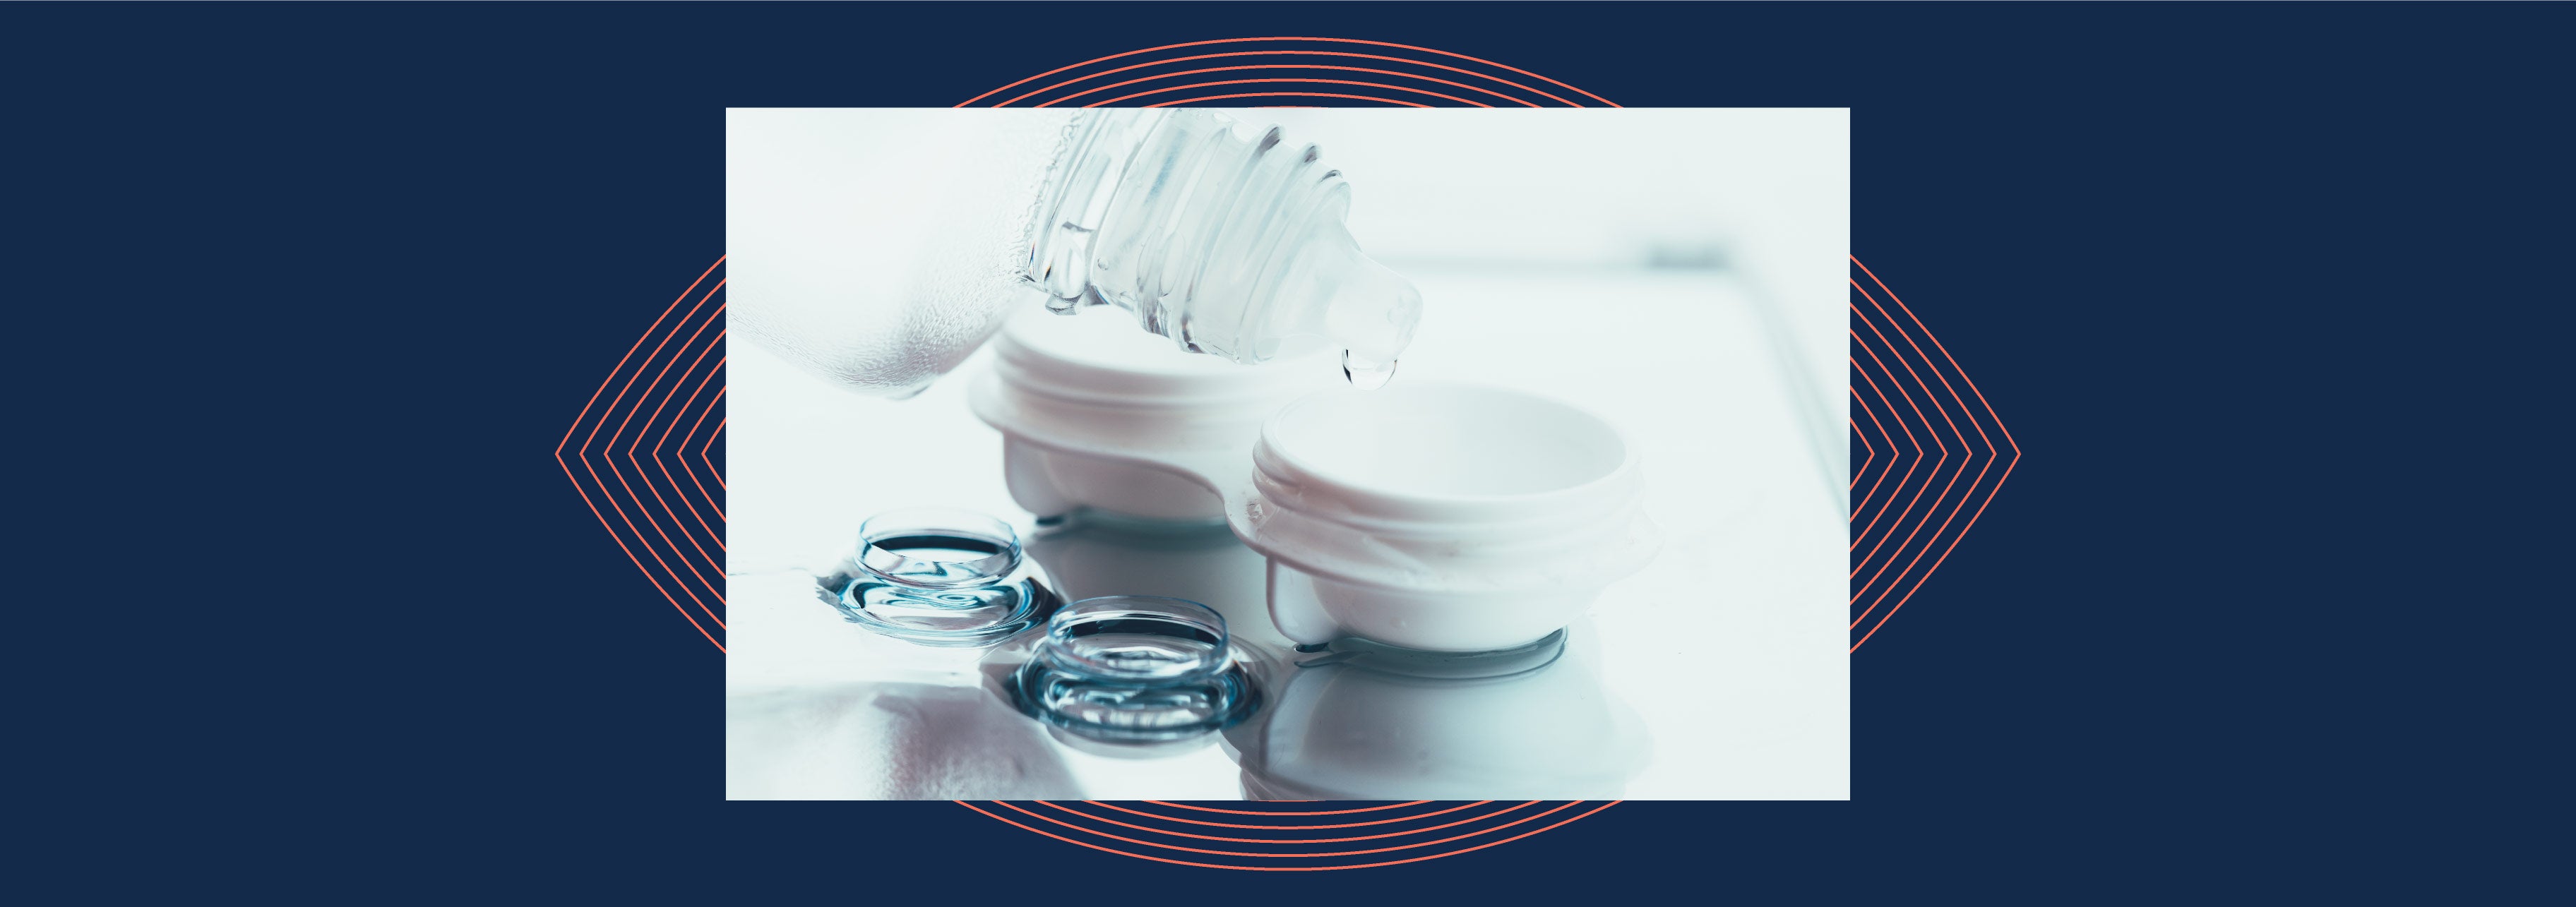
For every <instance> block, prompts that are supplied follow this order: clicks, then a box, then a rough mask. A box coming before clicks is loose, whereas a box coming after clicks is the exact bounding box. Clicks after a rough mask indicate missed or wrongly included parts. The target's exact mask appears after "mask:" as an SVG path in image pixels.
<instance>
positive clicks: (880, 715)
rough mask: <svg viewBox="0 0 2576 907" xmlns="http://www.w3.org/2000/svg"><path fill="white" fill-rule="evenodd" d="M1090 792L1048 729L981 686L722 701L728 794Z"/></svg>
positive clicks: (940, 796) (886, 686) (911, 686)
mask: <svg viewBox="0 0 2576 907" xmlns="http://www.w3.org/2000/svg"><path fill="white" fill-rule="evenodd" d="M1081 796H1083V791H1082V789H1081V785H1079V784H1077V783H1076V782H1075V780H1074V776H1073V774H1072V772H1070V771H1069V770H1068V769H1067V768H1066V766H1065V763H1064V760H1063V759H1062V758H1061V757H1060V756H1059V755H1058V753H1057V752H1056V750H1055V748H1054V746H1052V745H1051V744H1050V743H1049V742H1048V740H1047V736H1046V731H1045V729H1044V728H1042V727H1040V726H1039V725H1038V724H1037V723H1036V722H1033V721H1030V720H1029V719H1028V718H1026V717H1024V716H1022V715H1020V714H1019V713H1018V712H1016V711H1013V710H1012V709H1011V708H1010V706H1009V705H1008V704H1005V703H1001V702H997V701H995V700H994V699H993V697H992V696H991V695H990V694H988V693H986V692H985V691H983V690H981V689H977V688H974V687H958V686H940V685H935V684H923V683H848V684H836V685H833V686H828V687H807V688H798V689H785V690H774V691H769V692H765V693H753V694H745V695H737V696H732V697H728V698H727V700H726V702H725V797H726V798H727V799H732V800H769V799H795V800H831V799H862V800H950V799H1012V800H1019V799H1032V800H1034V799H1065V798H1079V797H1081Z"/></svg>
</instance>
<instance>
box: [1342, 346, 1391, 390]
mask: <svg viewBox="0 0 2576 907" xmlns="http://www.w3.org/2000/svg"><path fill="white" fill-rule="evenodd" d="M1395 364H1396V361H1395V360H1393V359H1389V360H1387V361H1385V362H1373V361H1370V360H1367V359H1362V358H1359V357H1357V356H1353V355H1351V351H1349V350H1343V351H1342V377H1344V378H1348V379H1350V381H1351V386H1352V387H1356V388H1359V389H1361V390H1364V391H1373V390H1376V389H1378V388H1381V387H1385V386H1386V382H1387V379H1389V378H1393V377H1395Z"/></svg>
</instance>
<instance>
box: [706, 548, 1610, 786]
mask: <svg viewBox="0 0 2576 907" xmlns="http://www.w3.org/2000/svg"><path fill="white" fill-rule="evenodd" d="M1025 546H1026V552H1027V554H1028V556H1029V557H1030V558H1031V559H1033V560H1035V561H1037V562H1038V564H1039V565H1040V566H1041V567H1042V569H1043V570H1044V571H1045V573H1046V577H1047V581H1048V582H1051V583H1053V584H1054V586H1055V588H1056V589H1057V590H1059V592H1060V594H1061V595H1062V596H1063V598H1064V599H1066V600H1068V601H1071V600H1079V599H1082V598H1089V597H1094V596H1102V595H1115V594H1150V595H1166V596H1172V597H1176V598H1185V599H1189V600H1191V601H1196V602H1200V603H1203V604H1206V605H1207V606H1209V607H1210V608H1211V609H1213V610H1216V611H1217V612H1218V613H1220V614H1222V615H1223V616H1224V617H1225V619H1226V623H1227V627H1228V631H1229V633H1230V634H1231V636H1232V644H1233V646H1234V656H1233V658H1234V660H1235V661H1236V663H1237V665H1238V668H1239V670H1240V673H1241V675H1242V676H1244V677H1246V678H1248V679H1249V681H1250V683H1251V684H1252V685H1253V686H1254V687H1255V688H1256V690H1257V692H1256V696H1257V700H1256V701H1257V709H1258V710H1257V711H1255V712H1253V713H1252V714H1250V715H1248V716H1247V717H1244V718H1242V719H1241V720H1240V723H1238V724H1234V725H1233V726H1231V727H1228V728H1225V729H1223V730H1221V731H1206V732H1198V733H1191V734H1181V735H1144V736H1131V738H1129V739H1119V738H1114V737H1103V736H1102V735H1098V734H1084V733H1080V732H1078V731H1077V730H1073V729H1068V728H1067V727H1061V726H1050V724H1049V723H1047V722H1045V721H1042V720H1039V719H1037V718H1033V717H1032V716H1031V715H1030V714H1028V713H1027V711H1026V710H1025V708H1024V707H1023V706H1022V705H1021V704H1020V703H1019V702H1018V701H1016V700H1015V699H1014V698H1013V696H1012V693H1011V689H1012V688H1011V680H1012V677H1013V673H1014V672H1015V671H1016V670H1017V669H1018V668H1019V667H1020V666H1021V664H1022V663H1024V662H1026V661H1027V660H1028V659H1029V658H1030V654H1031V651H1032V648H1033V646H1034V645H1035V643H1036V636H1035V634H1036V633H1037V632H1041V631H1032V632H1031V633H1026V634H1022V635H1020V636H1018V637H1014V638H1013V639H1012V640H1010V641H1006V642H1004V643H1003V644H1001V645H999V646H996V647H994V648H992V649H988V650H984V651H982V652H980V653H972V654H973V656H974V659H975V660H973V661H969V662H966V663H963V664H955V665H954V666H953V667H950V668H947V669H945V670H942V671H930V670H927V669H926V668H925V669H924V670H922V671H920V672H916V673H917V676H918V677H919V679H921V680H928V681H932V682H905V681H896V680H887V681H875V680H860V679H856V678H854V679H852V680H849V681H842V682H826V683H820V684H812V683H808V684H800V685H797V686H793V687H785V688H768V689H762V690H746V691H741V692H737V693H735V694H734V695H732V696H730V697H728V699H727V703H726V709H727V713H726V723H727V732H726V751H727V752H726V765H727V772H726V775H727V777H726V793H727V796H728V797H729V798H732V799H840V798H867V799H1086V798H1088V799H1103V798H1107V799H1121V798H1131V797H1134V798H1142V797H1161V798H1170V797H1172V796H1174V794H1172V793H1170V792H1171V791H1175V790H1180V791H1185V793H1182V794H1179V796H1181V797H1184V798H1189V797H1198V798H1206V797H1215V796H1221V794H1219V793H1217V791H1221V790H1224V788H1223V787H1221V786H1219V785H1224V784H1226V783H1227V782H1226V781H1225V778H1226V775H1227V774H1231V775H1233V776H1234V781H1235V782H1237V783H1239V792H1240V793H1239V795H1240V796H1243V797H1245V798H1248V799H1265V800H1308V799H1368V800H1374V799H1400V800H1415V799H1502V798H1511V799H1547V800H1556V799H1606V798H1615V797H1618V796H1620V795H1621V794H1622V792H1623V790H1624V788H1625V787H1626V785H1627V784H1628V782H1629V780H1630V779H1631V778H1633V777H1634V776H1635V775H1636V774H1637V772H1638V771H1640V770H1641V769H1643V768H1644V767H1645V766H1646V765H1647V763H1648V761H1649V756H1650V754H1651V750H1652V745H1651V742H1650V741H1649V738H1648V735H1647V733H1646V732H1645V730H1644V727H1643V724H1642V722H1641V721H1640V720H1639V719H1638V718H1637V717H1636V716H1635V715H1634V713H1633V712H1632V711H1631V710H1630V709H1629V708H1628V707H1627V706H1626V705H1625V704H1623V703H1621V702H1620V701H1619V700H1618V699H1617V698H1616V697H1614V696H1612V695H1611V694H1610V693H1609V692H1608V691H1607V690H1605V689H1604V688H1603V684H1602V682H1601V678H1600V670H1599V665H1600V664H1601V655H1600V653H1599V651H1598V645H1597V640H1596V639H1594V637H1595V635H1596V634H1595V631H1594V630H1593V628H1592V626H1591V624H1590V622H1589V621H1584V622H1579V623H1577V624H1576V625H1575V626H1574V627H1572V628H1569V629H1568V630H1567V631H1564V632H1562V633H1559V634H1557V635H1555V636H1552V637H1550V638H1549V639H1548V640H1544V641H1542V643H1541V644H1534V645H1533V646H1529V647H1523V649H1521V650H1515V651H1513V652H1507V653H1488V654H1481V655H1474V656H1460V655H1454V654H1435V653H1418V652H1408V651H1406V650H1402V649H1391V648H1387V647H1383V646H1377V645H1374V644H1371V643H1367V642H1364V641H1359V640H1345V641H1342V642H1336V643H1334V644H1333V645H1332V646H1331V648H1330V649H1329V650H1327V651H1323V652H1298V651H1296V650H1294V649H1293V648H1292V647H1291V646H1290V645H1289V644H1288V642H1287V640H1286V639H1285V638H1283V637H1281V636H1280V635H1279V634H1278V631H1277V630H1276V629H1275V628H1273V627H1272V626H1271V623H1270V618H1269V614H1268V609H1267V605H1266V599H1265V590H1264V585H1265V575H1266V562H1265V561H1264V560H1263V558H1262V557H1261V556H1260V555H1259V554H1256V553H1254V552H1253V551H1251V550H1250V549H1248V548H1245V547H1244V546H1243V544H1242V543H1241V542H1239V541H1237V540H1236V539H1235V538H1234V536H1233V534H1232V533H1231V532H1230V531H1229V530H1227V529H1226V528H1225V527H1223V526H1221V525H1200V526H1182V525H1171V524H1154V523H1143V522H1131V521H1126V520H1121V519H1118V518H1115V517H1102V516H1099V515H1089V516H1086V517H1082V518H1077V519H1075V520H1072V521H1069V522H1067V523H1066V524H1064V525H1060V526H1054V527H1048V528H1046V529H1044V530H1041V531H1040V532H1037V533H1034V534H1032V535H1031V536H1030V537H1029V538H1028V540H1027V541H1026V543H1025ZM800 607H820V606H819V605H818V604H816V603H814V602H813V601H812V600H811V599H810V598H809V599H807V600H806V601H805V602H804V603H802V604H801V605H800ZM846 644H847V645H851V646H859V647H862V648H864V647H867V646H884V647H890V648H895V649H903V650H908V651H909V654H915V655H919V656H921V657H922V658H924V659H928V658H929V657H931V656H941V657H942V658H943V659H945V660H943V661H942V662H941V663H942V664H950V663H951V661H949V660H953V659H954V658H955V657H956V656H960V655H968V654H970V653H965V652H959V651H957V650H943V649H918V648H917V647H912V646H909V645H905V644H902V643H899V642H896V641H893V640H886V639H881V638H877V637H873V636H870V635H868V634H855V635H854V636H853V637H852V638H850V639H848V640H847V641H846ZM853 651H856V650H853ZM892 654H906V653H892ZM885 656H888V653H883V652H879V653H876V655H875V656H871V657H875V658H878V660H882V657H885ZM924 664H925V665H926V664H928V662H927V661H925V662H924ZM943 678H944V679H945V682H939V681H940V680H941V679H943ZM1211 744H1219V745H1215V746H1211ZM1229 762H1230V763H1232V765H1231V767H1230V768H1229ZM1217 773H1224V774H1217ZM1177 775H1186V776H1187V777H1189V778H1191V779H1195V780H1192V781H1189V782H1186V785H1187V786H1183V785H1184V784H1185V782H1182V781H1181V780H1180V779H1179V777H1177ZM1211 788H1213V789H1211Z"/></svg>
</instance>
